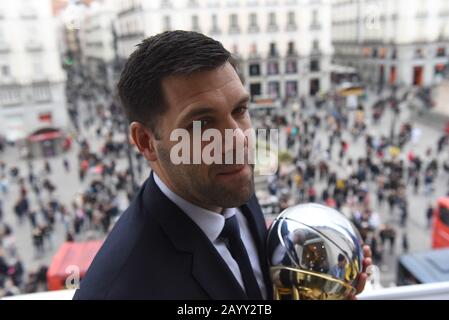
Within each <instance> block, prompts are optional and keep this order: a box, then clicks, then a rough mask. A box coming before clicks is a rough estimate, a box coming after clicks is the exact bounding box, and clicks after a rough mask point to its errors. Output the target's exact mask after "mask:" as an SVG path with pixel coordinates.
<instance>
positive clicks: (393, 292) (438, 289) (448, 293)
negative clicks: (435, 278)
mask: <svg viewBox="0 0 449 320" xmlns="http://www.w3.org/2000/svg"><path fill="white" fill-rule="evenodd" d="M357 298H358V299H360V300H448V299H449V282H436V283H427V284H416V285H410V286H401V287H393V288H383V289H378V290H367V291H365V292H363V293H361V294H360V295H359V296H357Z"/></svg>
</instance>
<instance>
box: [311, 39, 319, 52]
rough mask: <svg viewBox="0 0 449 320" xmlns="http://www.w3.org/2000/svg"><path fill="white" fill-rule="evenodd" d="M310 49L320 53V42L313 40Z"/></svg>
mask: <svg viewBox="0 0 449 320" xmlns="http://www.w3.org/2000/svg"><path fill="white" fill-rule="evenodd" d="M312 49H313V50H314V51H320V42H319V41H318V40H313V43H312Z"/></svg>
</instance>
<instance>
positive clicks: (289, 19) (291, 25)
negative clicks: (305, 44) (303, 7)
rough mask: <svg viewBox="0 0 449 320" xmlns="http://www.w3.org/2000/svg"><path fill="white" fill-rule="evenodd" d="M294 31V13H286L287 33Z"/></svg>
mask: <svg viewBox="0 0 449 320" xmlns="http://www.w3.org/2000/svg"><path fill="white" fill-rule="evenodd" d="M292 30H296V17H295V12H294V11H289V12H288V13H287V31H292Z"/></svg>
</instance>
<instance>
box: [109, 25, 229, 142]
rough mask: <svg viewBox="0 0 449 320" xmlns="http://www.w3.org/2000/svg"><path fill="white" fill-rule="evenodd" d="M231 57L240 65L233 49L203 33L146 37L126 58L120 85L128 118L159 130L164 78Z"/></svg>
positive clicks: (185, 73) (163, 102) (221, 61)
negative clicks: (233, 53) (228, 48)
mask: <svg viewBox="0 0 449 320" xmlns="http://www.w3.org/2000/svg"><path fill="white" fill-rule="evenodd" d="M227 61H229V62H230V63H231V64H232V65H233V67H234V68H236V65H235V62H234V59H233V58H232V57H231V54H230V52H229V51H228V50H226V49H225V48H224V47H223V45H222V44H221V43H220V42H218V41H216V40H214V39H212V38H209V37H207V36H205V35H203V34H201V33H197V32H191V31H181V30H176V31H166V32H163V33H160V34H157V35H155V36H152V37H149V38H147V39H145V40H143V41H142V42H141V43H140V44H138V45H137V49H136V50H135V51H134V52H133V53H132V54H131V55H130V57H129V59H128V61H127V62H126V64H125V67H124V69H123V71H122V74H121V76H120V80H119V82H118V86H117V87H118V94H119V97H120V100H121V104H122V107H123V109H124V111H125V114H126V116H127V118H128V121H129V122H130V123H131V122H133V121H138V122H140V123H143V124H144V125H146V126H148V127H149V128H150V129H151V130H153V131H154V132H156V123H157V117H158V116H160V115H162V114H163V113H164V112H165V111H166V108H165V99H164V94H163V90H162V80H163V79H164V78H166V77H168V76H171V75H189V74H192V73H195V72H198V71H206V70H212V69H215V68H217V67H219V66H221V65H223V64H224V63H226V62H227ZM156 136H157V133H156Z"/></svg>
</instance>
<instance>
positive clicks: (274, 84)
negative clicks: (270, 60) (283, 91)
mask: <svg viewBox="0 0 449 320" xmlns="http://www.w3.org/2000/svg"><path fill="white" fill-rule="evenodd" d="M268 95H270V96H272V97H274V98H278V97H279V82H278V81H270V82H268Z"/></svg>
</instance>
